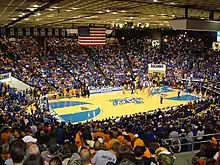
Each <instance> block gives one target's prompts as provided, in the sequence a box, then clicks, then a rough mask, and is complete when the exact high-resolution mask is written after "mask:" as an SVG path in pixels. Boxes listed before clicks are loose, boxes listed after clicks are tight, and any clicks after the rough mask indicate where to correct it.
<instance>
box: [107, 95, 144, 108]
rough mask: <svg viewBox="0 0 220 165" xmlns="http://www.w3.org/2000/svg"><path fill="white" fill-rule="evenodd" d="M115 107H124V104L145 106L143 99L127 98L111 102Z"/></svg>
mask: <svg viewBox="0 0 220 165" xmlns="http://www.w3.org/2000/svg"><path fill="white" fill-rule="evenodd" d="M110 101H111V102H112V103H113V105H114V106H116V105H122V104H132V103H133V104H143V103H144V101H143V99H142V98H140V97H138V98H132V97H127V98H123V99H114V100H110Z"/></svg>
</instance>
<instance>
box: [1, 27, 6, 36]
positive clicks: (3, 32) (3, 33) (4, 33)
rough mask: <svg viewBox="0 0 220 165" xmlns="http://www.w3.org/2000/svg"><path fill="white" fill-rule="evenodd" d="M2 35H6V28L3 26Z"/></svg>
mask: <svg viewBox="0 0 220 165" xmlns="http://www.w3.org/2000/svg"><path fill="white" fill-rule="evenodd" d="M1 36H6V32H5V28H1Z"/></svg>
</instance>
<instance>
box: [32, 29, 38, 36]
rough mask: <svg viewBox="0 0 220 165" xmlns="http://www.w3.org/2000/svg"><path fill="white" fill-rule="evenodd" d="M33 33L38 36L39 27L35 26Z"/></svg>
mask: <svg viewBox="0 0 220 165" xmlns="http://www.w3.org/2000/svg"><path fill="white" fill-rule="evenodd" d="M33 33H34V36H38V31H37V28H34V30H33Z"/></svg>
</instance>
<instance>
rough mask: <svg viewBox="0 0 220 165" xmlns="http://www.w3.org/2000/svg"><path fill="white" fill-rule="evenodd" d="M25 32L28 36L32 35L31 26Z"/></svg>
mask: <svg viewBox="0 0 220 165" xmlns="http://www.w3.org/2000/svg"><path fill="white" fill-rule="evenodd" d="M25 34H26V36H30V35H31V32H30V28H25Z"/></svg>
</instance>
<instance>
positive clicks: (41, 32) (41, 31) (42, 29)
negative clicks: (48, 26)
mask: <svg viewBox="0 0 220 165" xmlns="http://www.w3.org/2000/svg"><path fill="white" fill-rule="evenodd" d="M40 35H41V36H45V28H41V29H40Z"/></svg>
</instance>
